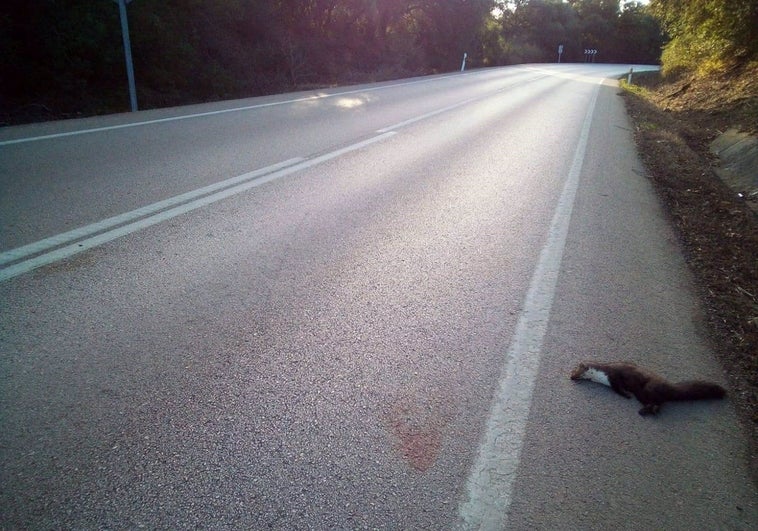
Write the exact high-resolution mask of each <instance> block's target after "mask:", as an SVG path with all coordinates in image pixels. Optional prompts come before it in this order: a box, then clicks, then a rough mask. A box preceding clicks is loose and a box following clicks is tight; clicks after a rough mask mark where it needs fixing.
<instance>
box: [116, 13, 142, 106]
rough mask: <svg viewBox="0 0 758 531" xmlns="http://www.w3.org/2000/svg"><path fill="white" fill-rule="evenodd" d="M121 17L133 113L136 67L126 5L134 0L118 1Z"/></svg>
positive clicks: (135, 93)
mask: <svg viewBox="0 0 758 531" xmlns="http://www.w3.org/2000/svg"><path fill="white" fill-rule="evenodd" d="M116 1H117V2H118V13H119V16H120V17H121V35H122V37H123V38H124V56H125V57H126V77H127V79H128V80H129V101H130V102H131V105H132V112H134V111H136V110H137V88H136V86H135V84H134V66H133V65H132V44H131V42H130V41H129V21H128V20H127V19H126V4H127V2H131V1H132V0H116Z"/></svg>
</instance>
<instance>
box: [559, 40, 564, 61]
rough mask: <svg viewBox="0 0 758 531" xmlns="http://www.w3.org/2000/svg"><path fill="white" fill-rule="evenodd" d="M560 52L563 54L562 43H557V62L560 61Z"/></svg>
mask: <svg viewBox="0 0 758 531" xmlns="http://www.w3.org/2000/svg"><path fill="white" fill-rule="evenodd" d="M562 54H563V45H562V44H559V45H558V62H559V63H560V62H561V55H562Z"/></svg>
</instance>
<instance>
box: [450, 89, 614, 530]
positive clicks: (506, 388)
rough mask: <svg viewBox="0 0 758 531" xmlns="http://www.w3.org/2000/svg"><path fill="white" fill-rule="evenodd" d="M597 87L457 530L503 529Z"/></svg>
mask: <svg viewBox="0 0 758 531" xmlns="http://www.w3.org/2000/svg"><path fill="white" fill-rule="evenodd" d="M595 81H597V80H595ZM599 89H600V85H599V84H597V85H596V86H595V88H594V91H593V93H592V97H591V100H590V103H589V106H588V108H587V114H586V115H585V117H584V123H583V124H582V130H581V133H580V135H579V143H578V145H577V147H576V151H575V152H574V159H573V162H572V163H571V168H570V169H569V173H568V177H567V178H566V182H565V184H564V186H563V191H562V192H561V196H560V198H559V200H558V205H557V206H556V209H555V213H554V214H553V219H552V222H551V224H550V230H549V232H548V237H547V242H546V243H545V246H544V247H543V249H542V251H541V253H540V257H539V260H538V262H537V267H536V268H535V270H534V274H533V276H532V279H531V281H530V283H529V290H528V291H527V294H526V299H525V301H524V306H523V311H522V312H521V316H520V317H519V320H518V323H517V324H516V330H515V333H514V336H513V339H512V342H511V344H510V347H509V348H508V351H507V354H506V356H505V363H504V365H503V368H502V370H501V373H500V380H499V386H498V389H497V391H496V393H495V396H494V397H493V401H492V404H491V406H490V413H489V417H488V418H487V424H486V426H485V430H484V435H483V439H482V442H481V445H480V447H479V453H478V455H477V458H476V461H475V462H474V464H473V466H472V468H471V471H470V473H469V476H468V479H467V481H466V491H465V499H464V500H463V501H462V503H461V505H460V507H459V508H458V517H459V524H460V527H461V528H462V529H481V530H488V531H489V530H499V529H505V528H507V523H508V522H507V514H508V508H509V506H510V503H511V494H512V490H513V483H514V481H515V479H516V471H517V469H518V465H519V461H520V458H521V448H522V445H523V442H524V433H525V431H526V422H527V419H528V417H529V407H530V405H531V401H532V391H533V389H534V382H535V379H536V376H537V371H538V370H539V364H540V358H541V355H542V352H541V350H542V341H543V339H544V337H545V333H546V331H547V326H548V322H549V318H550V311H551V309H552V305H553V296H554V295H555V287H556V283H557V281H558V272H559V270H560V266H561V260H562V258H563V249H564V247H565V245H566V235H567V234H568V228H569V222H570V220H571V212H572V210H573V207H574V199H575V197H576V191H577V188H578V187H579V176H580V174H581V171H582V164H583V162H584V155H585V152H586V150H587V142H588V138H589V133H590V126H591V124H592V115H593V112H594V109H595V103H596V101H597V95H598V92H599Z"/></svg>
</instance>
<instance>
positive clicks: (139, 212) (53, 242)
mask: <svg viewBox="0 0 758 531" xmlns="http://www.w3.org/2000/svg"><path fill="white" fill-rule="evenodd" d="M302 160H304V159H303V158H293V159H289V160H285V161H284V162H279V163H277V164H272V165H271V166H266V167H265V168H261V169H259V170H255V171H251V172H249V173H245V174H243V175H238V176H237V177H232V178H231V179H227V180H225V181H221V182H218V183H213V184H211V185H208V186H204V187H203V188H198V189H197V190H192V191H191V192H187V193H184V194H180V195H177V196H174V197H170V198H168V199H164V200H163V201H158V202H157V203H153V204H151V205H146V206H143V207H140V208H137V209H135V210H132V211H130V212H124V213H123V214H119V215H117V216H113V217H110V218H107V219H104V220H102V221H98V222H96V223H92V224H91V225H86V226H84V227H79V228H76V229H73V230H70V231H68V232H63V233H61V234H56V235H55V236H51V237H49V238H45V239H44V240H39V241H37V242H34V243H30V244H28V245H23V246H21V247H17V248H15V249H11V250H10V251H5V252H3V253H0V265H3V264H9V263H11V262H15V261H16V260H21V259H22V258H25V257H27V256H31V255H33V254H37V253H41V252H44V251H47V250H49V249H52V248H54V247H58V246H59V245H63V244H64V243H69V242H72V241H75V240H79V239H81V238H84V237H86V236H90V235H91V234H96V233H98V232H102V231H104V230H108V229H110V228H113V227H116V226H117V225H122V224H124V223H128V222H130V221H133V220H135V219H139V218H142V217H145V216H149V215H150V214H155V213H156V212H159V211H161V210H164V209H166V208H169V207H172V206H176V205H178V204H180V203H185V202H187V201H190V200H192V199H195V198H197V197H200V196H203V195H207V194H210V193H212V192H215V191H216V190H220V189H222V188H227V187H229V186H233V185H235V184H239V183H241V182H244V181H249V180H251V179H255V178H257V177H260V176H262V175H266V174H267V173H272V172H275V171H277V170H281V169H282V168H286V167H287V166H292V165H293V164H297V163H299V162H301V161H302Z"/></svg>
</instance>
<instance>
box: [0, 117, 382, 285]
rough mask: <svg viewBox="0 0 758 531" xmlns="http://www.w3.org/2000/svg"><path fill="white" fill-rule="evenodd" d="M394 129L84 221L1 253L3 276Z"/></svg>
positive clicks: (288, 171) (317, 161) (338, 153)
mask: <svg viewBox="0 0 758 531" xmlns="http://www.w3.org/2000/svg"><path fill="white" fill-rule="evenodd" d="M394 134H395V132H394V131H387V132H383V133H381V134H379V135H377V136H374V137H371V138H369V139H367V140H363V141H362V142H357V143H355V144H351V145H349V146H347V147H344V148H341V149H338V150H335V151H331V152H329V153H326V154H324V155H319V156H315V157H312V158H308V159H304V158H294V159H289V160H285V161H283V162H280V163H278V164H273V165H271V166H267V167H265V168H261V169H259V170H255V171H252V172H248V173H244V174H242V175H238V176H237V177H232V178H231V179H227V180H225V181H221V182H218V183H214V184H211V185H209V186H205V187H203V188H199V189H197V190H193V191H191V192H187V193H185V194H181V195H177V196H175V197H171V198H169V199H165V200H163V201H158V202H157V203H153V204H150V205H147V206H144V207H141V208H138V209H136V210H132V211H130V212H125V213H124V214H120V215H118V216H113V217H111V218H108V219H104V220H102V221H98V222H97V223H92V224H91V225H86V226H84V227H79V228H78V229H74V230H72V231H69V232H64V233H62V234H58V235H56V236H51V237H50V238H45V239H44V240H40V241H37V242H34V243H31V244H29V245H24V246H22V247H18V248H16V249H12V250H10V251H6V252H4V253H0V266H2V265H5V264H10V265H8V267H5V268H3V269H0V282H2V281H4V280H8V279H10V278H13V277H15V276H18V275H21V274H24V273H27V272H29V271H31V270H33V269H36V268H38V267H42V266H45V265H48V264H51V263H53V262H57V261H58V260H62V259H64V258H68V257H69V256H72V255H75V254H77V253H81V252H82V251H86V250H87V249H91V248H93V247H96V246H98V245H102V244H103V243H106V242H109V241H111V240H115V239H116V238H120V237H121V236H126V235H127V234H131V233H132V232H136V231H138V230H141V229H144V228H146V227H150V226H151V225H156V224H158V223H161V222H163V221H166V220H168V219H171V218H173V217H176V216H179V215H181V214H185V213H187V212H190V211H192V210H196V209H198V208H200V207H203V206H206V205H210V204H211V203H215V202H217V201H221V200H222V199H226V198H227V197H231V196H233V195H236V194H239V193H240V192H244V191H246V190H250V189H251V188H255V187H256V186H260V185H262V184H265V183H268V182H271V181H273V180H276V179H279V178H281V177H286V176H287V175H291V174H293V173H295V172H299V171H302V170H305V169H307V168H310V167H312V166H316V165H318V164H321V163H323V162H326V161H328V160H331V159H334V158H337V157H339V156H342V155H344V154H346V153H349V152H351V151H355V150H358V149H361V148H363V147H366V146H368V145H370V144H373V143H375V142H380V141H382V140H384V139H386V138H389V137H391V136H393V135H394Z"/></svg>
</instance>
